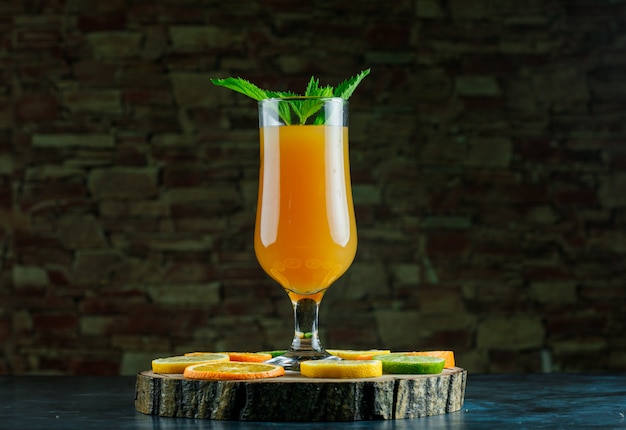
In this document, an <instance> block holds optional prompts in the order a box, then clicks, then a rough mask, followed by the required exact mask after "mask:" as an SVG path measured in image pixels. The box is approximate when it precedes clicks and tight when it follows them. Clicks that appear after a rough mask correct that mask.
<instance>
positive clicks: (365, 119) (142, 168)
mask: <svg viewBox="0 0 626 430" xmlns="http://www.w3.org/2000/svg"><path fill="white" fill-rule="evenodd" d="M355 4H356V3H355ZM355 4H352V3H350V2H344V1H341V2H340V1H312V2H293V1H283V0H264V1H254V0H238V1H232V2H229V3H228V6H222V4H221V3H219V2H215V1H171V0H152V1H149V2H148V1H140V0H137V1H131V0H109V1H105V2H92V1H87V0H66V1H62V0H56V1H55V0H41V1H36V2H35V1H22V2H11V3H10V4H3V5H1V6H0V29H1V31H0V74H1V76H0V261H1V262H2V271H1V273H0V342H1V345H2V347H1V348H0V372H2V373H64V374H77V373H93V374H118V373H133V372H135V371H137V370H141V369H145V368H148V367H149V361H150V359H151V358H153V357H156V356H160V355H166V354H175V353H180V352H186V351H193V350H260V349H274V348H284V347H285V346H286V345H287V344H288V342H289V340H290V337H291V334H292V333H291V324H292V323H291V310H290V306H289V303H288V300H287V298H286V295H285V294H284V293H283V292H282V290H281V289H280V288H279V287H277V286H276V285H275V284H273V282H271V281H270V280H269V279H268V277H267V276H266V275H265V274H264V273H263V272H262V270H261V269H260V268H259V267H258V265H257V263H256V260H255V257H254V253H253V249H252V231H253V221H254V211H255V207H254V206H255V198H256V186H257V175H258V132H257V128H256V127H257V123H256V106H255V104H254V102H252V101H251V100H249V99H246V98H245V97H243V96H240V95H237V94H234V93H232V92H229V91H227V90H224V89H220V88H217V87H214V86H212V85H211V84H210V82H209V78H210V77H225V76H230V75H241V76H244V77H246V78H248V79H250V80H252V81H254V82H256V83H258V84H260V85H261V86H266V87H270V88H274V89H286V88H289V89H293V90H299V89H300V88H303V87H304V85H305V83H306V81H307V80H308V78H309V76H310V75H311V74H315V75H316V76H318V77H319V78H320V79H321V81H322V83H329V84H336V83H338V82H339V81H341V80H342V79H344V78H345V77H347V76H349V75H352V74H354V73H356V72H358V71H359V70H361V69H363V68H366V67H371V68H372V73H371V75H370V76H369V77H368V78H367V79H366V80H365V81H364V83H363V84H362V85H361V86H360V87H359V89H358V90H357V92H356V93H355V95H354V96H353V98H352V103H351V130H350V133H351V142H350V144H351V167H352V177H353V188H354V200H355V204H356V209H357V221H358V228H359V239H360V243H359V250H358V255H357V258H356V260H355V262H354V265H353V266H352V268H351V269H350V271H349V272H348V274H347V275H345V276H344V277H343V278H342V279H341V280H340V281H339V282H337V284H336V285H335V286H333V287H332V288H331V289H330V290H329V293H328V294H327V296H326V298H325V299H324V302H323V304H322V312H321V318H322V320H321V325H322V337H323V341H324V342H325V344H326V345H327V346H332V347H334V348H380V347H387V348H391V349H394V350H408V349H411V350H412V349H431V348H446V349H454V350H455V351H456V353H457V359H458V362H459V364H460V365H462V366H463V367H465V368H467V369H469V370H470V371H471V372H523V371H531V372H538V371H542V370H548V369H552V370H554V371H617V370H621V371H623V370H625V369H626V367H625V364H624V363H626V341H625V340H624V339H625V338H624V334H625V329H624V324H625V321H626V288H625V285H624V283H625V281H626V266H625V263H624V262H625V261H626V255H625V254H626V229H625V226H626V146H624V139H625V137H626V128H625V126H624V124H625V123H626V122H625V119H626V118H625V117H626V102H625V101H624V100H625V97H626V84H625V82H626V72H625V71H624V70H626V69H625V67H626V30H625V28H624V25H623V22H625V20H626V2H624V1H615V0H596V1H589V0H571V1H564V0H560V1H556V0H547V1H535V0H522V1H520V0H505V1H502V0H498V1H495V0H491V1H489V0H477V1H472V2H467V1H462V0H447V1H444V0H397V1H394V2H387V1H381V0H363V1H360V2H358V7H355Z"/></svg>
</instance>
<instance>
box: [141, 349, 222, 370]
mask: <svg viewBox="0 0 626 430" xmlns="http://www.w3.org/2000/svg"><path fill="white" fill-rule="evenodd" d="M229 360H230V358H229V357H228V354H219V353H214V354H194V355H178V356H174V357H165V358H155V359H154V360H152V371H153V372H155V373H183V372H184V371H185V368H186V367H187V366H191V365H194V364H200V363H211V362H223V361H229Z"/></svg>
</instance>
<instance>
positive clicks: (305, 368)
mask: <svg viewBox="0 0 626 430" xmlns="http://www.w3.org/2000/svg"><path fill="white" fill-rule="evenodd" d="M300 373H301V374H302V376H307V377H309V378H341V379H347V378H375V377H377V376H381V375H382V374H383V365H382V362H381V361H380V360H309V361H303V362H302V363H300Z"/></svg>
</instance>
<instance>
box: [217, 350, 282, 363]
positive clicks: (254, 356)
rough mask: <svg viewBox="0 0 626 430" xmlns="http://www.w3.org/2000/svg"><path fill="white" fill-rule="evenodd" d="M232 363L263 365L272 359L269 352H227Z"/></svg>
mask: <svg viewBox="0 0 626 430" xmlns="http://www.w3.org/2000/svg"><path fill="white" fill-rule="evenodd" d="M226 354H228V356H229V357H230V361H243V362H247V363H262V362H264V361H267V360H269V359H271V358H272V354H270V353H269V352H227V353H226Z"/></svg>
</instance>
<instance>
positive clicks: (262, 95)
mask: <svg viewBox="0 0 626 430" xmlns="http://www.w3.org/2000/svg"><path fill="white" fill-rule="evenodd" d="M211 82H212V83H213V84H215V85H219V86H221V87H226V88H228V89H231V90H233V91H237V92H238V93H241V94H243V95H246V96H248V97H250V98H253V99H255V100H258V101H260V100H263V99H266V98H268V95H267V91H265V90H262V89H261V88H259V87H257V86H256V85H254V84H253V83H252V82H250V81H247V80H245V79H242V78H226V79H211Z"/></svg>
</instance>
